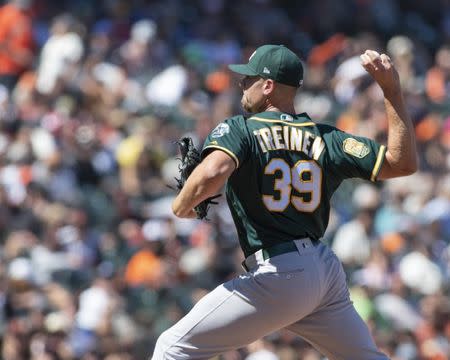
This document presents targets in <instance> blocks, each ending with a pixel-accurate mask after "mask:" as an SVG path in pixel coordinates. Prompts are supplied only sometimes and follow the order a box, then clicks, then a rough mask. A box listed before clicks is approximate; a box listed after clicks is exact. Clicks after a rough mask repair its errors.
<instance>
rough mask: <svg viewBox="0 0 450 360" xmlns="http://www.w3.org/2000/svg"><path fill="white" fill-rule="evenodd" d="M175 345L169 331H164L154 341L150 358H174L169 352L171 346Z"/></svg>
mask: <svg viewBox="0 0 450 360" xmlns="http://www.w3.org/2000/svg"><path fill="white" fill-rule="evenodd" d="M171 339H172V340H171ZM173 345H175V343H174V342H173V338H172V336H171V335H170V333H169V331H168V330H166V331H164V332H163V333H162V334H161V335H160V336H159V337H158V340H157V341H156V345H155V350H154V351H153V357H152V360H175V359H177V358H176V357H174V354H172V353H171V351H170V350H171V348H172V347H173Z"/></svg>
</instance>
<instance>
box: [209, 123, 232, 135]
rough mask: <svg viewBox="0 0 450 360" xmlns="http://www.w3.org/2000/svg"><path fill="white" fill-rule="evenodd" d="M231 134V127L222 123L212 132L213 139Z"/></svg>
mask: <svg viewBox="0 0 450 360" xmlns="http://www.w3.org/2000/svg"><path fill="white" fill-rule="evenodd" d="M229 132H230V125H228V124H225V123H220V124H219V125H217V126H216V127H215V128H214V130H213V131H212V132H211V137H212V138H219V137H222V136H224V135H225V134H228V133H229Z"/></svg>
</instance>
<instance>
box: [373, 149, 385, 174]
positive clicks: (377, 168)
mask: <svg viewBox="0 0 450 360" xmlns="http://www.w3.org/2000/svg"><path fill="white" fill-rule="evenodd" d="M385 153H386V146H384V145H381V147H380V150H379V151H378V156H377V161H376V162H375V166H374V167H373V170H372V176H371V177H370V181H376V180H377V176H378V173H379V172H380V166H381V164H382V163H383V158H384V154H385Z"/></svg>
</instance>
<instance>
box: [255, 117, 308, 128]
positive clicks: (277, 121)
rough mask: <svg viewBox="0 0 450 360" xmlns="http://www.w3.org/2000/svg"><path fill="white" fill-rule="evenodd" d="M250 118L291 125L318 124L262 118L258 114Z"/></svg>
mask: <svg viewBox="0 0 450 360" xmlns="http://www.w3.org/2000/svg"><path fill="white" fill-rule="evenodd" d="M248 120H255V121H261V122H268V123H281V124H285V125H291V126H314V125H316V124H315V123H313V122H312V121H310V122H306V123H301V124H296V123H294V122H290V121H284V120H274V119H264V118H260V117H257V116H252V117H251V118H248V119H247V121H248Z"/></svg>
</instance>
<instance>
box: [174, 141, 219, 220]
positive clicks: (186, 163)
mask: <svg viewBox="0 0 450 360" xmlns="http://www.w3.org/2000/svg"><path fill="white" fill-rule="evenodd" d="M176 144H178V147H179V148H180V153H181V159H180V160H181V164H180V165H179V166H178V169H179V170H180V177H179V178H175V180H176V182H177V186H176V190H177V191H178V192H180V191H181V189H182V188H183V186H184V184H185V183H186V181H187V179H188V178H189V176H190V175H191V173H192V171H194V169H195V168H196V167H197V165H198V164H200V162H201V157H200V153H199V152H198V150H197V149H196V148H195V146H194V143H193V141H192V139H191V138H190V137H183V138H181V139H180V140H178V141H176ZM219 196H220V194H218V195H215V196H212V197H210V198H207V199H206V200H203V201H202V202H201V203H200V204H198V205H197V206H196V207H195V208H194V210H195V212H196V213H197V219H205V220H208V218H207V216H208V210H209V207H210V205H211V204H214V205H215V204H217V202H216V201H214V199H216V198H218V197H219Z"/></svg>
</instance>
